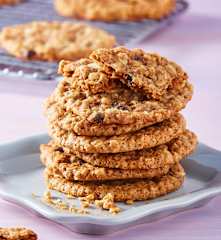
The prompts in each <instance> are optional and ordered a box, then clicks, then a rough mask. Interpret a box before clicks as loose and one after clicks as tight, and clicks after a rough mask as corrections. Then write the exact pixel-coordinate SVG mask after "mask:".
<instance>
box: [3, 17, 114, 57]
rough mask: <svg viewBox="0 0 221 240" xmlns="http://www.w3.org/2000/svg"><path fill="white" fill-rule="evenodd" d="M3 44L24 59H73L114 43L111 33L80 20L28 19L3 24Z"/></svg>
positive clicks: (10, 51) (13, 53) (9, 50)
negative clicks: (16, 23)
mask: <svg viewBox="0 0 221 240" xmlns="http://www.w3.org/2000/svg"><path fill="white" fill-rule="evenodd" d="M0 43H1V46H2V48H4V49H6V50H7V51H8V52H9V53H10V54H12V55H14V56H16V57H18V58H21V59H26V60H45V61H57V60H61V59H69V60H76V59H79V58H82V57H85V56H88V55H89V54H90V53H91V52H92V51H93V50H95V49H97V48H100V47H104V48H110V47H113V46H114V45H115V38H114V36H112V35H110V34H108V33H107V32H105V31H103V30H101V29H98V28H94V27H91V26H88V25H85V24H81V23H71V22H44V21H39V22H30V23H25V24H20V25H15V26H8V27H5V28H3V30H2V31H1V33H0Z"/></svg>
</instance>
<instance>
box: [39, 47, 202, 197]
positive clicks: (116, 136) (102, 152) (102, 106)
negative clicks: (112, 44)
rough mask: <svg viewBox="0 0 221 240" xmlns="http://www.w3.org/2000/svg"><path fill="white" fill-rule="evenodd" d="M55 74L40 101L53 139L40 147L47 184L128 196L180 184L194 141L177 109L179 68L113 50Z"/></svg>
mask: <svg viewBox="0 0 221 240" xmlns="http://www.w3.org/2000/svg"><path fill="white" fill-rule="evenodd" d="M59 73H60V74H62V75H63V76H64V78H63V80H61V82H59V84H58V86H57V88H56V89H55V91H54V92H53V93H52V94H51V96H50V97H49V98H48V99H47V101H46V105H45V112H46V116H47V118H48V123H49V134H50V136H51V137H52V140H51V141H50V142H49V143H48V144H44V145H41V160H42V162H43V164H44V165H45V166H46V170H45V177H46V182H47V185H48V188H49V189H53V190H57V191H59V192H63V193H65V194H68V195H71V196H74V197H86V196H88V195H91V194H93V196H94V198H95V199H103V198H104V197H105V196H106V195H108V194H111V196H113V198H114V201H128V200H130V201H135V200H147V199H153V198H156V197H159V196H162V195H165V194H167V193H169V192H172V191H175V190H177V189H178V188H180V187H181V185H182V183H183V181H184V176H185V173H184V170H183V168H182V166H181V165H180V161H181V160H182V159H184V158H185V157H186V156H188V155H189V154H190V153H192V152H193V150H194V149H195V148H196V145H197V138H196V136H195V134H194V133H192V132H191V131H189V130H187V129H186V122H185V119H184V117H183V116H182V115H181V114H180V113H179V111H180V110H182V109H183V108H184V107H185V106H186V105H187V103H188V102H189V101H190V100H191V97H192V94H193V89H192V85H191V84H190V83H189V82H188V76H187V74H186V73H185V72H184V71H183V70H182V69H181V67H179V66H178V65H177V64H176V63H174V62H171V61H169V60H167V59H166V58H163V57H161V56H159V55H156V54H149V53H145V52H144V51H142V50H139V49H134V50H128V49H126V48H123V47H118V48H114V49H98V50H96V51H94V52H93V53H92V54H91V55H90V57H89V58H86V59H81V60H79V61H77V62H71V61H62V62H61V63H60V65H59Z"/></svg>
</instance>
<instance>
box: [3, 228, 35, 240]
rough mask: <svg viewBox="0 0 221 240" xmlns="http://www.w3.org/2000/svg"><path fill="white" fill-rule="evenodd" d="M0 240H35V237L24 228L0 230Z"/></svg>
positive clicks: (30, 231)
mask: <svg viewBox="0 0 221 240" xmlns="http://www.w3.org/2000/svg"><path fill="white" fill-rule="evenodd" d="M0 239H2V240H37V235H36V234H35V233H34V232H33V231H32V230H29V229H26V228H0Z"/></svg>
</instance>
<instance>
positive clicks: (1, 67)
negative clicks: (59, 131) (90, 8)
mask: <svg viewBox="0 0 221 240" xmlns="http://www.w3.org/2000/svg"><path fill="white" fill-rule="evenodd" d="M187 7H188V3H187V2H186V1H184V0H177V4H176V9H175V11H174V12H173V13H172V14H171V15H170V16H169V17H167V18H164V19H162V20H160V21H156V20H143V21H141V22H117V23H104V22H88V21H83V22H86V23H89V24H90V25H94V26H96V27H100V28H102V29H104V30H106V31H108V32H110V33H112V34H113V35H115V36H116V38H117V41H118V43H119V44H121V45H130V46H131V45H134V44H136V43H137V42H138V41H140V40H141V39H142V38H144V37H146V36H149V35H151V34H153V33H155V32H157V31H159V30H160V29H161V28H163V27H165V26H167V25H169V24H170V23H171V22H172V21H174V19H175V18H176V17H177V16H179V15H181V14H182V13H183V12H185V10H186V9H187ZM33 20H58V21H64V20H69V21H73V22H79V20H75V19H74V20H73V19H67V18H64V17H61V16H58V15H57V14H56V12H55V11H54V8H53V3H52V0H27V1H24V3H22V4H18V5H16V6H13V7H10V6H5V7H0V29H1V28H2V27H4V26H8V25H15V24H20V23H25V22H30V21H33ZM81 22H82V21H81ZM56 72H57V63H51V62H43V61H22V60H19V59H16V58H14V57H13V56H10V55H8V54H7V53H6V52H5V51H4V50H2V49H0V74H1V75H2V74H5V75H18V76H25V77H31V78H35V79H39V80H40V79H41V80H53V79H55V78H57V73H56Z"/></svg>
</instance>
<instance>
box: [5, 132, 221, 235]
mask: <svg viewBox="0 0 221 240" xmlns="http://www.w3.org/2000/svg"><path fill="white" fill-rule="evenodd" d="M48 139H49V138H48V136H47V135H39V136H33V137H29V138H25V139H21V140H18V141H15V142H11V143H5V144H2V145H0V196H1V197H2V198H4V199H6V200H8V201H12V202H14V203H17V204H19V205H21V206H23V207H25V208H28V209H30V210H32V211H33V212H34V213H37V214H40V215H41V216H44V217H46V218H48V219H51V220H53V221H55V222H58V223H60V224H62V225H64V226H66V227H68V228H69V229H71V230H73V231H76V232H80V233H88V234H105V233H108V232H112V231H116V230H120V229H124V228H127V227H129V226H133V225H135V224H140V223H147V222H151V221H154V220H157V219H159V218H162V217H165V216H168V215H170V214H173V213H176V212H179V211H183V210H185V209H187V208H193V207H199V206H202V204H205V203H206V202H207V201H208V200H209V199H211V198H213V197H214V196H216V195H217V194H219V193H221V152H220V151H217V150H215V149H212V148H210V147H208V146H206V145H204V144H199V146H198V149H197V151H196V153H195V154H193V155H192V156H190V157H189V158H188V159H186V160H185V161H183V166H184V168H185V170H186V173H187V176H186V180H185V183H184V186H183V187H182V188H181V189H180V190H178V191H176V192H174V193H171V194H169V195H167V196H165V197H161V198H158V199H155V200H152V201H143V202H137V203H135V204H134V205H132V206H128V205H125V204H119V205H120V207H121V208H122V209H123V211H122V212H121V213H119V214H117V215H111V214H109V213H108V212H106V211H102V210H99V209H95V208H92V209H90V214H88V215H80V214H69V213H66V212H61V211H56V210H55V209H53V208H51V207H49V206H46V205H45V204H43V203H42V202H41V197H42V195H43V193H44V191H45V185H44V180H43V174H42V173H43V166H42V165H41V163H40V161H39V145H40V144H41V143H46V142H48ZM32 193H35V194H36V195H37V197H33V196H32ZM53 195H54V196H57V197H59V198H62V195H60V194H57V195H56V193H53ZM72 201H74V202H75V204H76V205H78V204H79V202H78V200H72Z"/></svg>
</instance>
